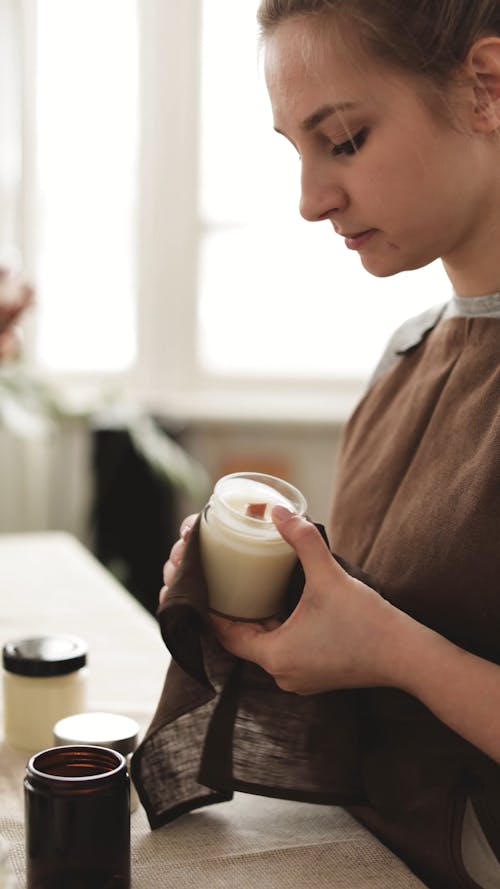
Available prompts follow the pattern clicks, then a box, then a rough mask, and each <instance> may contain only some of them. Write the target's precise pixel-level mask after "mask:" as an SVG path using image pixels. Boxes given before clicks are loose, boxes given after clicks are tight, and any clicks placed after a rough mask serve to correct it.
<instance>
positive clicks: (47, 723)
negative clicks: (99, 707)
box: [2, 635, 88, 753]
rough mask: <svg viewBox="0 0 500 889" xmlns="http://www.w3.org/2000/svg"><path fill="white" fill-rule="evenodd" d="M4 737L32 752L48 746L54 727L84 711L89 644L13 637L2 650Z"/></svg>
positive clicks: (62, 638)
mask: <svg viewBox="0 0 500 889" xmlns="http://www.w3.org/2000/svg"><path fill="white" fill-rule="evenodd" d="M2 655H3V667H4V674H3V686H4V735H5V740H6V742H7V744H9V746H11V747H14V748H15V749H17V750H24V751H26V752H28V753H34V752H35V751H37V750H42V749H44V748H45V747H51V746H52V743H53V741H52V731H53V727H54V723H55V722H57V721H58V720H59V719H62V717H63V716H69V715H70V714H71V713H78V712H81V711H82V710H85V709H86V707H87V678H88V668H87V666H86V663H87V646H86V644H85V642H83V641H82V640H81V639H77V638H76V637H74V636H58V635H54V636H37V637H34V638H31V639H17V640H13V641H11V642H7V644H6V645H4V647H3V652H2Z"/></svg>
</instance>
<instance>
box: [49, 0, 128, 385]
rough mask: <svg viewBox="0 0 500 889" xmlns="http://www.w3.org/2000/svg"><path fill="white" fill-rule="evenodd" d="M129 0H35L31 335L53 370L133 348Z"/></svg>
mask: <svg viewBox="0 0 500 889" xmlns="http://www.w3.org/2000/svg"><path fill="white" fill-rule="evenodd" d="M137 43H138V26H137V9H136V0H71V2H68V0H38V5H37V127H36V140H37V179H38V200H39V206H38V212H39V218H38V226H37V229H38V232H39V242H38V245H37V248H38V251H37V252H38V262H37V269H36V280H37V290H38V317H39V326H38V344H37V352H38V358H39V360H40V362H41V364H42V365H43V366H45V367H48V368H51V369H54V370H60V371H92V372H102V371H119V370H123V369H125V368H127V367H129V366H130V365H131V364H132V363H133V361H134V358H135V354H136V331H135V328H136V323H135V312H136V307H135V253H136V237H135V208H136V180H137V169H136V167H137V143H138V51H137Z"/></svg>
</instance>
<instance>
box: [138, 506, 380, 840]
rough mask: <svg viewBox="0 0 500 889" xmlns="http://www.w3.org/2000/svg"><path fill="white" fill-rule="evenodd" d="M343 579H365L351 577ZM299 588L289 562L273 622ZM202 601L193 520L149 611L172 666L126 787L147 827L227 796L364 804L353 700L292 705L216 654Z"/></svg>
mask: <svg viewBox="0 0 500 889" xmlns="http://www.w3.org/2000/svg"><path fill="white" fill-rule="evenodd" d="M318 527H319V526H318ZM320 531H321V532H322V534H323V536H326V535H325V532H324V529H322V528H320ZM339 561H340V562H341V564H343V566H344V567H345V568H346V569H347V570H349V566H347V565H346V564H345V563H344V562H343V560H342V559H339ZM353 573H354V574H355V576H357V577H359V578H360V579H363V580H365V581H369V580H370V579H369V578H367V577H366V576H365V575H364V573H363V572H361V571H357V570H354V569H353ZM303 586H304V575H303V572H302V568H301V566H300V563H298V562H297V566H296V569H295V571H294V572H293V574H292V577H291V580H290V583H289V586H288V590H287V604H286V607H285V610H284V614H283V617H286V615H287V614H288V613H291V611H292V610H293V608H294V607H295V605H296V604H297V602H298V599H299V597H300V594H301V592H302V589H303ZM207 603H208V594H207V589H206V584H205V580H204V577H203V572H202V568H201V562H200V555H199V519H198V522H197V523H196V525H195V526H194V528H193V530H192V532H191V534H190V536H189V540H188V544H187V547H186V552H185V555H184V558H183V561H182V565H181V566H180V568H179V571H178V572H177V576H176V579H175V583H174V584H173V585H172V587H171V588H170V589H169V591H168V595H167V598H166V600H165V602H164V603H163V605H162V607H161V609H160V610H159V612H158V619H159V622H160V627H161V632H162V636H163V639H164V641H165V644H166V645H167V647H168V649H169V651H170V653H171V654H172V659H173V660H172V663H171V665H170V667H169V670H168V673H167V678H166V681H165V687H164V691H163V694H162V697H161V700H160V702H159V705H158V709H157V712H156V714H155V716H154V719H153V722H152V724H151V726H150V727H149V729H148V732H147V735H146V738H145V739H144V741H143V743H142V744H141V746H140V747H139V749H138V751H137V752H136V754H135V757H134V760H133V777H134V781H135V783H136V786H137V789H138V792H139V796H140V798H141V801H142V803H143V805H144V807H145V809H146V812H147V815H148V818H149V821H150V824H151V826H152V827H153V828H154V827H158V826H160V825H161V824H165V823H166V822H167V821H171V820H172V819H173V818H176V817H177V816H178V815H180V814H182V813H183V812H186V811H189V810H192V809H194V808H196V807H199V806H203V805H207V804H209V803H214V802H222V801H223V800H227V799H230V798H231V797H232V794H233V792H234V791H236V790H239V791H246V792H249V793H256V794H260V795H264V796H273V797H280V798H283V799H293V800H299V801H304V802H316V803H318V802H319V803H336V804H338V805H342V804H346V803H355V802H362V801H364V800H365V796H364V793H363V790H362V775H361V769H360V763H361V759H360V738H361V734H362V729H361V726H360V706H359V700H358V698H359V696H360V695H361V694H362V692H356V691H355V692H349V691H335V692H330V693H328V694H322V695H310V696H309V697H298V696H296V695H294V694H290V693H287V692H284V691H281V690H280V689H279V688H278V687H277V686H276V684H275V683H274V681H273V680H272V679H271V677H270V676H269V675H268V674H267V673H265V672H264V671H263V670H261V669H260V667H258V666H257V665H255V664H251V663H248V662H242V661H240V660H238V659H236V658H234V657H232V656H231V655H229V654H227V652H225V651H224V649H222V648H221V646H220V645H219V643H218V642H217V640H216V638H215V636H214V634H213V631H212V629H211V625H210V622H209V619H208V604H207Z"/></svg>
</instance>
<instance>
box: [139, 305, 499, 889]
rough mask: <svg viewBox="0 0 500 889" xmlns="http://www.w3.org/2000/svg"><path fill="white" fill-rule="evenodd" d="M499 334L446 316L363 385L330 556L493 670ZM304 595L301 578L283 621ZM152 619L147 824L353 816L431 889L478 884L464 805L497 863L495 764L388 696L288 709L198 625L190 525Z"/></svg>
mask: <svg viewBox="0 0 500 889" xmlns="http://www.w3.org/2000/svg"><path fill="white" fill-rule="evenodd" d="M499 332H500V326H499V322H498V321H496V320H494V319H484V318H483V319H462V318H452V319H449V320H446V321H441V322H439V323H438V325H437V326H436V327H435V328H434V329H433V330H431V331H428V332H426V334H425V335H424V336H423V338H422V341H421V342H420V343H419V344H418V345H417V346H416V347H412V348H410V349H409V350H407V352H405V354H404V356H403V357H402V360H401V361H400V362H399V363H398V364H397V365H396V366H395V367H394V368H392V369H391V370H390V371H388V372H387V373H386V374H385V375H384V376H382V377H381V378H380V379H379V380H378V381H377V382H376V383H375V384H374V386H373V387H372V388H371V389H370V391H369V392H368V394H367V395H366V397H365V398H364V399H363V401H362V402H361V404H360V405H359V407H358V409H357V410H356V412H355V414H354V416H353V417H352V419H351V421H350V423H349V424H348V427H347V429H346V434H345V441H344V448H343V454H342V457H341V460H340V465H339V472H338V476H337V482H336V493H335V500H334V508H333V516H332V523H331V540H332V542H333V548H334V550H335V551H337V552H340V553H342V556H343V557H345V558H346V559H347V560H348V562H349V563H350V564H355V565H359V566H360V568H359V569H350V568H349V565H348V563H347V562H344V558H342V559H340V558H339V557H337V558H339V561H340V562H341V564H343V565H344V567H346V569H347V570H350V571H351V573H353V574H355V576H360V577H361V578H362V579H365V580H367V579H368V582H370V583H371V585H372V586H373V587H374V588H376V589H378V590H379V591H381V592H382V594H383V595H384V596H386V598H388V599H389V600H390V601H391V602H394V603H395V604H396V605H397V606H398V607H399V608H401V609H402V610H404V611H406V612H408V613H409V614H411V615H413V616H414V617H415V618H416V619H417V620H419V621H421V622H423V623H426V624H428V625H429V626H432V627H434V628H435V629H436V630H437V631H438V632H440V633H442V634H443V635H445V636H447V637H448V638H449V639H451V640H452V641H454V642H456V643H457V644H459V645H460V646H462V647H463V648H466V649H468V650H469V651H473V652H475V653H477V654H479V655H480V656H482V657H485V658H488V659H490V660H492V661H494V662H495V663H499V662H500V589H499V580H498V578H499V577H500V546H499V545H498V528H499V525H500V521H499V520H500V422H499V421H500V398H499V396H500V365H499V360H498V354H499V353H498V345H499ZM299 568H300V566H299ZM364 572H368V573H367V574H365V573H364ZM370 577H371V578H375V579H376V580H375V581H370V580H369V578H370ZM302 585H303V577H302V576H301V572H300V570H297V572H296V574H295V577H294V579H293V583H292V584H291V588H290V596H289V601H288V609H289V610H290V609H291V608H293V606H294V604H295V602H296V601H297V597H298V596H299V595H300V590H301V588H302ZM159 621H160V625H161V629H162V634H163V637H164V639H165V642H166V644H167V645H168V647H169V649H170V651H171V653H172V656H173V663H172V666H171V668H170V670H169V673H168V675H167V679H166V683H165V688H164V692H163V695H162V698H161V700H160V703H159V705H158V709H157V712H156V714H155V717H154V719H153V722H152V724H151V726H150V728H149V730H148V733H147V736H146V738H145V740H144V741H143V743H142V745H141V747H140V748H139V751H138V752H137V753H136V755H135V757H134V760H133V777H134V779H135V781H136V784H137V786H138V790H139V794H140V797H141V800H142V802H143V805H144V806H145V808H146V811H147V813H148V817H149V820H150V823H151V825H152V826H153V827H156V826H158V825H160V824H163V823H165V822H166V821H168V820H171V819H172V818H174V817H176V816H177V815H179V814H181V813H182V812H185V811H188V810H190V809H193V808H195V807H197V806H202V805H206V804H207V803H211V802H217V801H222V800H224V799H228V798H230V796H231V794H232V792H233V791H235V790H243V791H249V792H252V793H259V794H264V795H269V796H279V797H283V798H292V799H296V800H304V801H308V802H322V803H327V804H340V805H346V806H349V807H350V811H351V812H353V813H354V814H355V815H356V817H358V818H359V819H360V820H362V821H363V822H364V823H365V824H366V825H368V827H369V828H370V829H371V830H373V832H374V833H376V834H377V835H378V836H379V837H380V838H381V839H382V840H383V841H384V842H385V843H386V844H387V845H388V846H389V847H391V848H392V849H393V850H394V851H396V853H397V854H399V855H400V856H401V857H402V858H403V859H404V860H405V861H406V862H407V863H408V864H409V866H410V867H412V869H413V870H414V871H415V872H416V873H417V874H418V876H420V878H421V879H423V880H424V881H425V882H427V884H428V885H429V886H430V887H432V889H456V887H469V889H472V887H474V886H475V884H474V883H473V882H472V881H471V880H470V878H469V877H468V876H467V874H466V872H465V870H464V868H463V865H462V862H461V858H460V831H461V818H462V815H463V809H464V806H465V802H466V799H467V798H468V797H470V798H471V799H472V801H473V804H474V807H475V809H476V812H477V813H478V815H479V818H480V822H481V825H482V827H483V830H484V832H485V833H486V835H487V838H488V840H489V842H490V844H491V846H492V847H493V849H494V851H495V853H496V854H499V852H500V776H499V767H498V766H497V765H496V764H495V763H493V761H492V760H490V759H489V758H488V757H486V756H485V755H483V754H481V753H480V752H479V751H478V750H477V749H475V748H474V747H473V746H472V745H470V744H468V743H467V742H466V741H464V740H463V739H461V738H460V737H459V736H457V735H456V734H455V733H454V732H452V731H451V730H450V729H448V728H447V727H446V726H444V725H443V724H442V723H440V722H439V721H438V720H437V719H436V718H435V717H434V716H433V715H432V714H431V713H430V712H429V711H428V710H427V709H426V708H425V707H424V706H423V705H422V704H421V703H420V702H418V701H417V700H415V699H414V698H412V697H411V696H409V695H406V694H404V693H403V692H400V691H398V690H396V689H353V690H344V691H335V692H330V693H328V694H321V695H313V696H310V697H298V696H295V695H293V694H289V693H286V692H283V691H281V690H280V689H278V688H277V687H276V685H275V684H274V682H273V681H272V680H271V679H270V677H268V676H267V675H266V674H265V673H264V672H263V671H262V670H260V669H259V668H258V667H256V666H255V665H253V664H248V663H242V662H240V661H237V660H236V659H234V658H232V657H230V656H229V655H227V654H226V653H225V652H224V651H223V650H222V649H221V648H220V646H219V645H218V643H217V642H216V640H215V639H214V637H213V634H212V633H211V631H210V627H209V625H208V623H207V598H206V589H205V586H204V582H203V577H202V574H201V570H200V563H199V554H198V538H197V529H195V530H194V532H193V533H192V535H191V537H190V541H189V545H188V549H187V552H186V557H185V559H184V562H183V565H182V569H181V571H180V572H179V575H178V577H177V580H176V583H175V585H174V586H173V587H172V588H171V590H170V591H169V595H168V597H167V600H166V602H165V603H164V606H163V608H162V609H161V611H160V613H159ZM333 634H334V628H332V636H333Z"/></svg>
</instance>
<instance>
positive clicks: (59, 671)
mask: <svg viewBox="0 0 500 889" xmlns="http://www.w3.org/2000/svg"><path fill="white" fill-rule="evenodd" d="M2 655H3V665H4V668H5V669H6V670H8V671H9V673H18V674H20V675H21V676H63V675H65V674H66V673H73V672H74V671H75V670H79V669H80V667H84V666H85V664H86V663H87V646H86V644H85V642H83V640H82V639H78V638H77V637H76V636H34V637H33V638H31V639H13V640H12V641H10V642H7V643H6V644H5V645H4V647H3V650H2Z"/></svg>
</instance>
